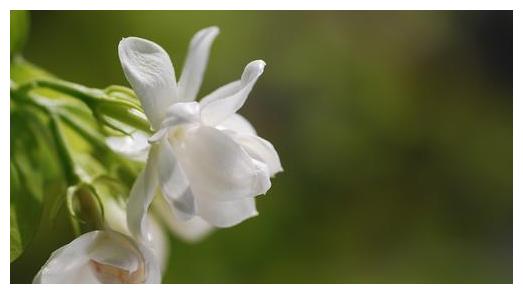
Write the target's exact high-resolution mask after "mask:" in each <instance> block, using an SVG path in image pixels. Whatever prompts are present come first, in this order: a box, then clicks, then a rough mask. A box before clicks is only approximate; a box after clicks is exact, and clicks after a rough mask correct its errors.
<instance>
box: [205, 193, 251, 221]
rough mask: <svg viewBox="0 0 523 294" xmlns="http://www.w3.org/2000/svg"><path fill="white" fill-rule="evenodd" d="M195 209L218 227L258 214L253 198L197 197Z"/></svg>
mask: <svg viewBox="0 0 523 294" xmlns="http://www.w3.org/2000/svg"><path fill="white" fill-rule="evenodd" d="M196 211H197V213H198V215H200V216H201V217H202V218H203V219H204V220H206V221H207V222H208V223H210V224H212V225H213V226H216V227H219V228H226V227H232V226H234V225H237V224H239V223H241V222H242V221H244V220H246V219H248V218H251V217H254V216H257V215H258V212H257V211H256V203H255V200H254V198H246V199H240V200H233V201H213V200H209V199H203V198H201V199H200V198H199V199H198V200H197V204H196Z"/></svg>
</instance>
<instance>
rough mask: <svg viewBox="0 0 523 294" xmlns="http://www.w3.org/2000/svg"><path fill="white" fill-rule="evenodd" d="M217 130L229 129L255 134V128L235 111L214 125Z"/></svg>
mask: <svg viewBox="0 0 523 294" xmlns="http://www.w3.org/2000/svg"><path fill="white" fill-rule="evenodd" d="M216 128H217V129H219V130H231V131H234V132H237V133H240V134H249V135H256V130H255V129H254V127H253V126H252V125H251V123H250V122H249V121H248V120H247V119H246V118H245V117H243V116H241V115H239V114H238V113H235V114H233V115H231V116H229V117H228V118H227V119H226V120H224V121H222V122H221V123H220V124H219V125H217V126H216Z"/></svg>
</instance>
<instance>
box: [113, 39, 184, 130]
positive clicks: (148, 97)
mask: <svg viewBox="0 0 523 294" xmlns="http://www.w3.org/2000/svg"><path fill="white" fill-rule="evenodd" d="M118 55H119V57H120V62H121V64H122V68H123V71H124V73H125V76H126V78H127V81H129V83H130V84H131V86H132V87H133V89H134V91H135V92H136V94H137V96H138V98H139V99H140V102H141V104H142V107H143V109H144V111H145V114H146V115H147V117H148V118H149V120H150V122H151V124H152V126H153V128H154V129H156V128H158V126H159V125H160V123H161V121H162V119H163V116H164V114H165V110H166V109H167V107H168V106H170V105H171V104H173V103H174V102H176V98H177V93H176V92H177V88H176V77H175V75H174V69H173V65H172V63H171V59H170V58H169V55H168V54H167V53H166V52H165V51H164V50H163V49H162V47H160V46H159V45H157V44H155V43H153V42H151V41H148V40H145V39H141V38H136V37H129V38H124V39H122V40H121V41H120V44H119V45H118Z"/></svg>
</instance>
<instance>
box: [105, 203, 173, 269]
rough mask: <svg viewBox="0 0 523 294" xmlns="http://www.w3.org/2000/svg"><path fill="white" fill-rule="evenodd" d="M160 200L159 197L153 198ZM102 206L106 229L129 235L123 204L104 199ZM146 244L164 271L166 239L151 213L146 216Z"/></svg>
mask: <svg viewBox="0 0 523 294" xmlns="http://www.w3.org/2000/svg"><path fill="white" fill-rule="evenodd" d="M156 198H161V197H155V199H156ZM103 205H104V217H105V226H106V228H109V229H112V230H114V231H117V232H119V233H122V234H124V235H130V232H129V229H128V228H127V222H126V211H125V203H124V202H123V201H121V202H120V201H118V199H116V198H112V197H105V198H104V199H103ZM146 221H147V225H148V226H147V227H148V229H149V231H148V232H147V240H148V241H149V242H148V243H147V244H148V245H150V247H151V249H152V251H153V252H154V254H155V256H156V257H157V258H156V259H157V260H158V262H159V263H160V268H161V270H162V272H164V271H165V269H166V266H167V259H168V256H169V247H168V243H167V237H166V236H165V232H164V230H163V229H162V228H161V227H160V225H159V224H158V223H157V222H156V220H155V219H154V217H153V216H152V215H151V213H149V214H148V216H147V220H146Z"/></svg>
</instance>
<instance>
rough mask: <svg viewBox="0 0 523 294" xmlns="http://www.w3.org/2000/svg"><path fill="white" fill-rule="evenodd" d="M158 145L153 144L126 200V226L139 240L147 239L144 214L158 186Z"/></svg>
mask: <svg viewBox="0 0 523 294" xmlns="http://www.w3.org/2000/svg"><path fill="white" fill-rule="evenodd" d="M158 149H159V148H158V146H156V145H153V146H152V147H151V150H150V152H149V157H148V158H147V163H146V164H145V168H144V169H143V170H142V172H141V173H140V175H138V177H137V178H136V180H135V182H134V185H133V187H132V189H131V192H130V193H129V200H128V201H127V227H128V228H129V231H130V232H131V233H132V234H133V236H135V237H136V238H138V239H139V240H143V241H147V238H146V237H147V236H146V235H145V231H146V230H145V229H146V228H144V227H145V221H144V220H145V216H146V215H147V209H148V208H149V205H150V204H151V201H152V200H153V197H154V195H155V194H156V190H157V188H158V171H157V170H156V168H157V161H158V158H157V157H158Z"/></svg>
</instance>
